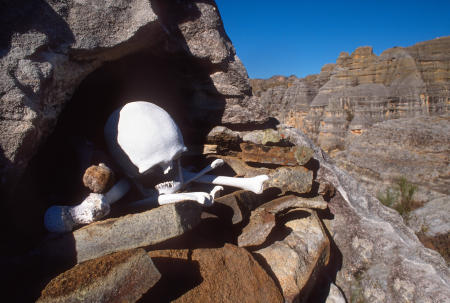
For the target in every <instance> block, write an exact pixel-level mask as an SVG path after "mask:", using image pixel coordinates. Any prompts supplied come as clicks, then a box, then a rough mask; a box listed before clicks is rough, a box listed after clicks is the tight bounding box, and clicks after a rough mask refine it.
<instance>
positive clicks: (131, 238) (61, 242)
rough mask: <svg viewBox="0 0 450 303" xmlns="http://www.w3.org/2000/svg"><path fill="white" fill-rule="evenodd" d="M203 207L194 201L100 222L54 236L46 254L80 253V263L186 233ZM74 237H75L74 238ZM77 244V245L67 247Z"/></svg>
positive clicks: (197, 218) (197, 220)
mask: <svg viewBox="0 0 450 303" xmlns="http://www.w3.org/2000/svg"><path fill="white" fill-rule="evenodd" d="M201 210H202V208H201V206H199V205H198V204H196V203H193V202H191V201H189V202H180V203H176V204H167V205H162V206H160V207H158V208H154V209H152V210H149V211H146V212H143V213H138V214H131V215H126V216H124V217H120V218H112V219H107V220H104V221H99V222H95V223H92V224H90V225H87V226H85V227H82V228H80V229H78V230H76V231H74V232H73V233H70V234H67V235H64V236H62V237H60V238H56V239H53V240H51V241H49V242H48V243H46V245H45V246H44V247H43V248H42V250H43V252H44V254H48V255H55V256H59V255H61V254H73V253H74V252H75V253H76V260H77V262H78V263H80V262H83V261H86V260H90V259H94V258H98V257H100V256H103V255H106V254H110V253H113V252H117V251H122V250H127V249H131V248H137V247H144V246H148V245H152V244H156V243H160V242H162V241H164V240H168V239H171V238H174V237H177V236H180V235H182V234H183V233H185V232H186V231H188V230H190V229H192V228H193V227H194V226H196V225H197V224H198V223H199V222H200V213H201ZM71 239H73V240H72V241H71ZM67 243H73V244H72V245H73V247H64V248H63V247H61V246H67V245H68V244H67Z"/></svg>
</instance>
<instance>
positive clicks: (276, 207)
mask: <svg viewBox="0 0 450 303" xmlns="http://www.w3.org/2000/svg"><path fill="white" fill-rule="evenodd" d="M289 208H318V209H326V208H327V202H325V201H324V200H323V198H322V196H317V197H314V198H302V197H297V196H293V195H289V196H284V197H281V198H278V199H275V200H272V201H270V202H267V203H264V204H263V205H261V206H259V207H258V208H257V209H255V210H254V211H252V213H251V215H250V219H249V222H248V224H247V225H246V226H245V227H244V228H243V229H242V233H241V234H240V235H239V237H238V245H239V246H241V247H245V246H257V245H261V244H263V243H264V242H265V241H266V238H267V236H268V235H269V234H270V232H271V231H272V229H273V227H275V215H276V214H279V213H280V212H282V211H284V210H286V209H289Z"/></svg>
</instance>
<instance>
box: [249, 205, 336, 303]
mask: <svg viewBox="0 0 450 303" xmlns="http://www.w3.org/2000/svg"><path fill="white" fill-rule="evenodd" d="M299 212H302V213H303V212H304V213H306V214H307V215H308V216H307V217H305V218H300V219H299V218H298V216H299V215H300V214H299ZM285 216H287V217H289V216H292V220H290V221H288V222H287V223H285V225H286V227H288V228H290V229H291V230H292V231H291V232H290V233H289V234H288V236H287V237H285V238H284V239H283V240H281V241H276V242H275V243H273V244H272V245H270V246H268V247H265V248H262V249H260V250H257V251H256V252H255V254H256V255H259V256H260V257H262V258H263V259H264V261H265V262H266V263H267V265H268V267H269V268H270V270H271V271H272V272H273V275H274V276H275V278H276V279H277V280H278V282H279V284H280V286H281V289H282V291H283V296H284V298H285V300H286V301H287V302H307V298H308V295H309V292H310V291H311V286H312V285H314V280H315V279H316V278H317V276H318V272H319V271H320V269H321V268H322V267H323V266H325V265H326V264H327V263H328V258H329V254H330V242H329V240H328V237H327V236H326V234H325V231H324V229H323V227H322V223H321V222H320V220H319V218H318V217H317V214H316V213H315V212H314V211H310V210H306V209H301V210H300V209H294V210H291V211H290V212H288V213H287V214H286V215H285Z"/></svg>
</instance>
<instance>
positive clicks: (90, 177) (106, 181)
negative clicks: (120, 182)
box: [83, 163, 115, 193]
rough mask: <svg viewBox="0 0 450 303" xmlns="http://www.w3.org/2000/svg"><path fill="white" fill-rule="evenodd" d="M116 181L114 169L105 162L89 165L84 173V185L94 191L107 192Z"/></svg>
mask: <svg viewBox="0 0 450 303" xmlns="http://www.w3.org/2000/svg"><path fill="white" fill-rule="evenodd" d="M114 181H115V178H114V173H113V171H112V170H111V169H110V168H109V167H107V166H106V165H104V164H103V163H100V164H99V165H92V166H90V167H88V168H87V169H86V171H85V172H84V175H83V184H84V186H86V187H87V188H89V189H90V190H91V192H94V193H104V192H107V191H108V190H109V189H110V188H111V186H113V185H114Z"/></svg>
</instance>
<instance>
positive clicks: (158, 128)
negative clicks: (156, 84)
mask: <svg viewBox="0 0 450 303" xmlns="http://www.w3.org/2000/svg"><path fill="white" fill-rule="evenodd" d="M104 133H105V139H106V143H107V146H108V149H109V151H110V153H111V155H112V156H113V157H114V158H115V160H116V161H117V162H118V164H119V165H120V166H121V168H122V169H123V170H124V172H125V173H126V174H127V175H128V176H130V177H137V176H139V175H140V174H144V173H145V172H147V171H149V170H151V169H152V168H153V167H155V166H156V165H159V166H161V168H162V169H163V171H164V173H167V172H168V171H169V170H170V169H171V168H172V166H173V160H175V159H177V158H179V157H180V155H181V153H183V152H184V151H186V149H187V148H186V146H184V143H183V137H182V135H181V132H180V130H179V128H178V126H177V125H176V124H175V122H174V121H173V119H172V118H171V117H170V115H169V114H168V113H167V112H166V111H165V110H163V109H162V108H161V107H159V106H157V105H155V104H153V103H150V102H144V101H136V102H131V103H128V104H126V105H125V106H123V107H122V108H120V109H118V110H116V111H115V112H113V113H112V114H111V116H110V117H109V119H108V121H107V123H106V125H105V129H104Z"/></svg>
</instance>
